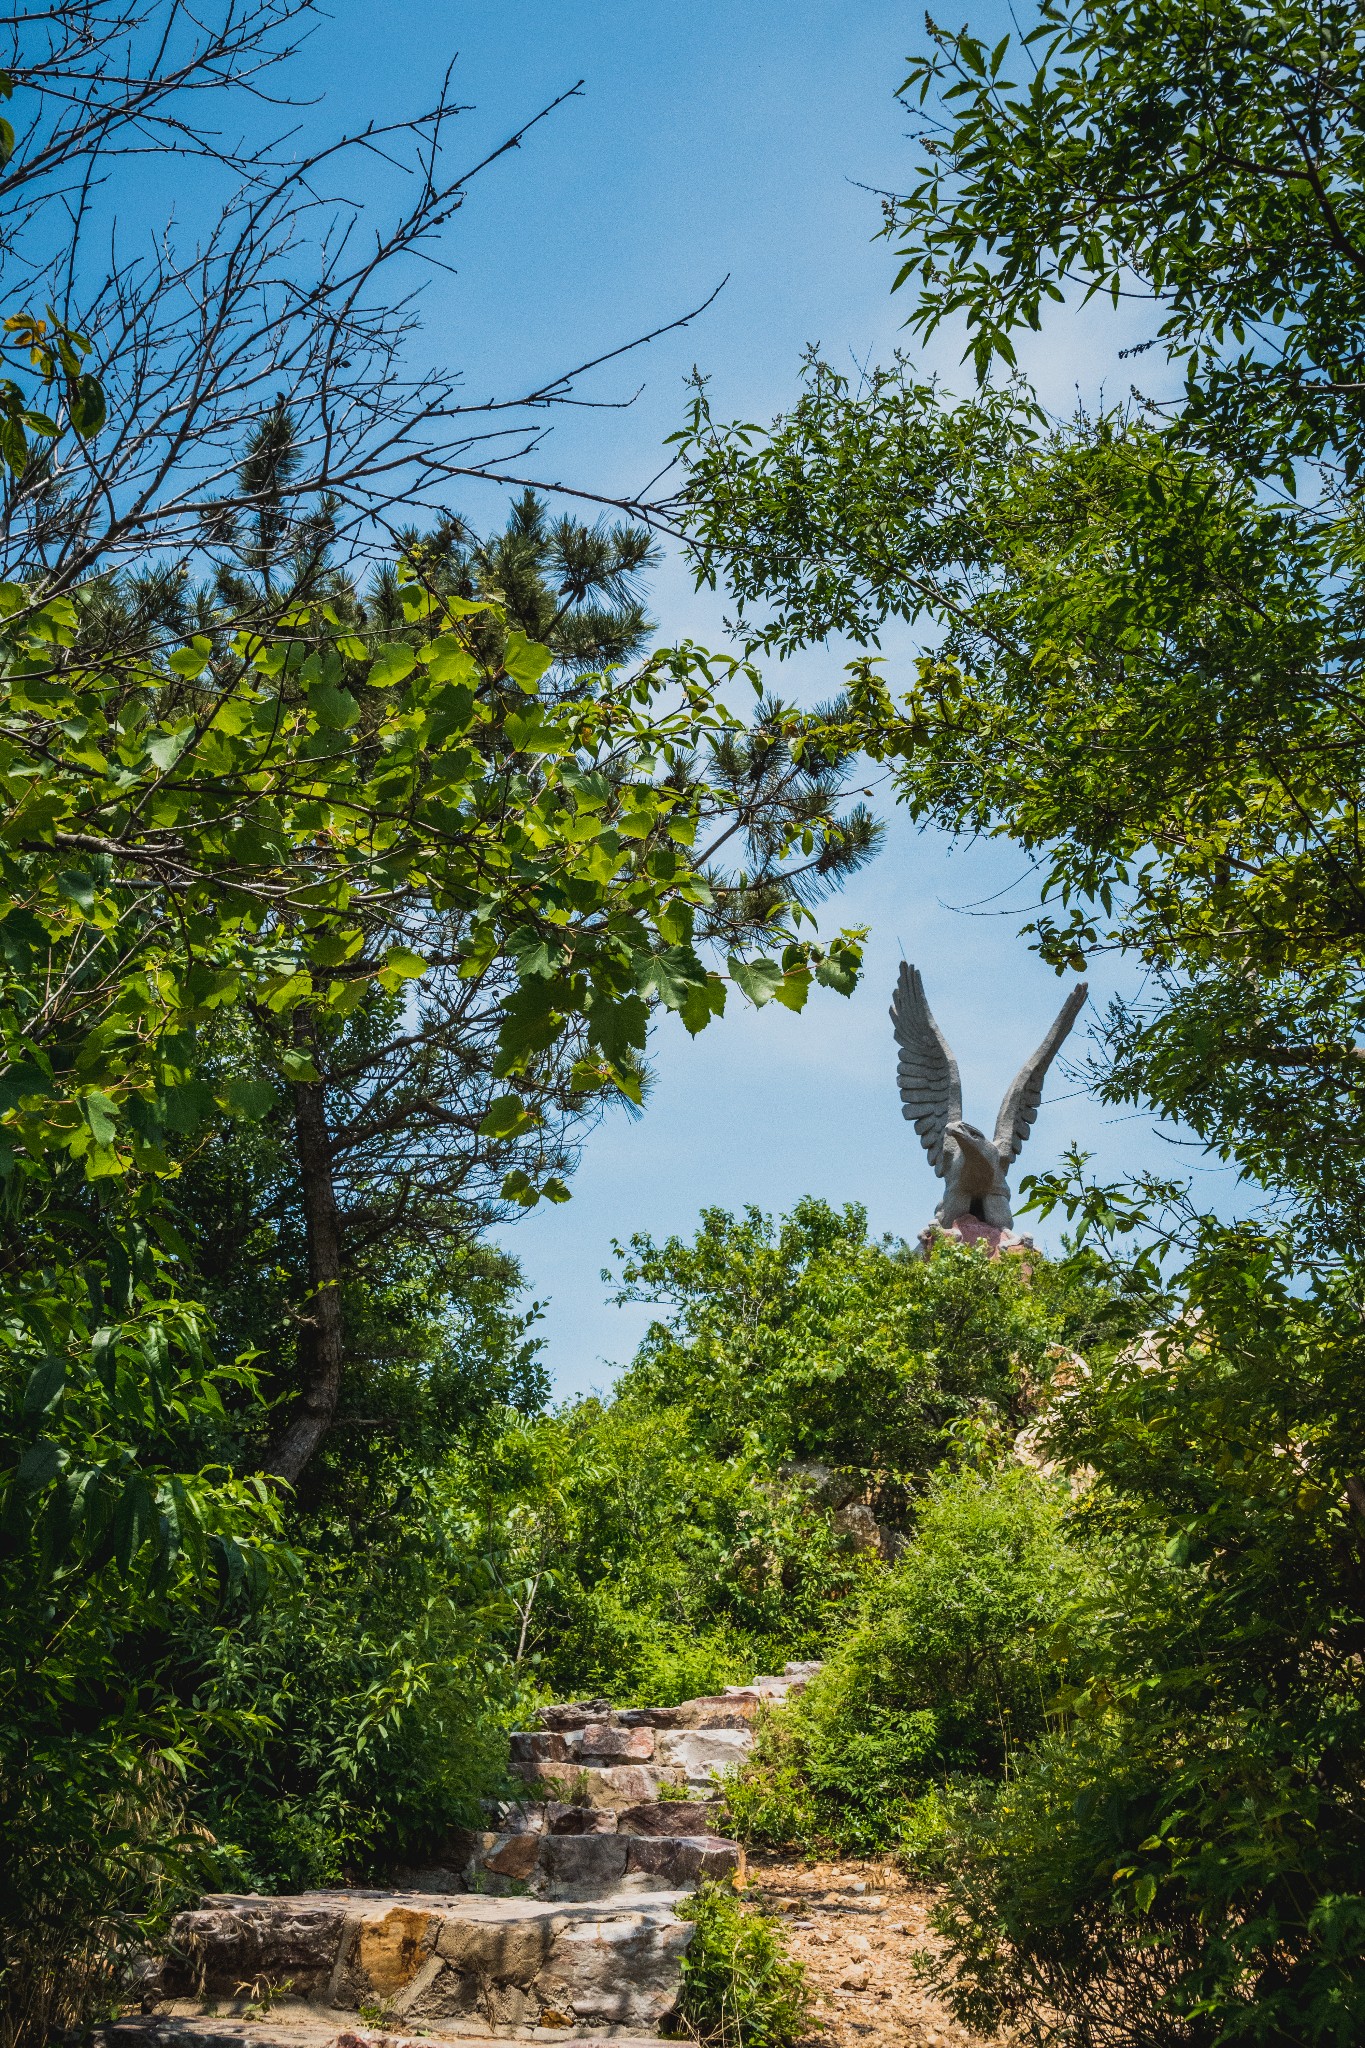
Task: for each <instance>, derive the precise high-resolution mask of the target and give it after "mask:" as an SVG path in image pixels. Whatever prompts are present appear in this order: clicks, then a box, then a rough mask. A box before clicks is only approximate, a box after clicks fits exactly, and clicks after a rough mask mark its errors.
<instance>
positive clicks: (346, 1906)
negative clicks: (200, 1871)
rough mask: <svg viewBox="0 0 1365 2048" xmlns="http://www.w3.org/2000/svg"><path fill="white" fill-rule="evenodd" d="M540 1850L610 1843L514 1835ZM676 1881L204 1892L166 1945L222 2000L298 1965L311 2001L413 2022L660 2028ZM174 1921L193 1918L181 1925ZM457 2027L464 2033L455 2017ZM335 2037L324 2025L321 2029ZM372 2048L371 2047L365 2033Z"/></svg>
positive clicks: (271, 1982) (666, 2009) (676, 1942)
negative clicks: (603, 1892) (640, 1886)
mask: <svg viewBox="0 0 1365 2048" xmlns="http://www.w3.org/2000/svg"><path fill="white" fill-rule="evenodd" d="M516 1839H517V1840H519V1841H523V1842H525V1841H528V1840H529V1841H530V1842H532V1843H535V1844H537V1845H538V1846H539V1847H540V1849H541V1851H542V1853H549V1854H551V1855H552V1856H553V1855H554V1854H555V1853H563V1852H568V1851H576V1852H579V1854H580V1855H581V1854H582V1852H585V1851H587V1852H592V1853H594V1854H600V1853H601V1852H604V1851H605V1852H614V1853H615V1855H617V1856H619V1857H620V1858H621V1859H622V1861H624V1858H625V1855H626V1852H627V1847H628V1844H627V1843H626V1842H625V1840H624V1839H620V1840H618V1839H616V1838H613V1837H611V1836H598V1837H592V1836H583V1837H579V1838H577V1839H574V1838H572V1837H569V1838H563V1837H561V1838H556V1837H554V1836H549V1835H541V1836H531V1837H517V1838H516ZM682 1896H683V1894H682V1893H681V1892H679V1891H667V1892H664V1891H658V1890H655V1891H652V1892H649V1893H643V1892H641V1893H639V1894H637V1895H631V1894H612V1895H610V1896H608V1897H605V1898H597V1899H593V1900H591V1901H585V1902H582V1903H574V1902H569V1901H550V1900H540V1899H527V1898H492V1897H489V1896H487V1895H485V1894H480V1893H472V1894H466V1895H464V1896H463V1897H454V1898H447V1897H442V1896H438V1895H434V1894H429V1893H421V1892H410V1893H407V1894H394V1893H381V1892H372V1891H349V1892H314V1893H305V1894H300V1895H299V1896H297V1897H295V1898H283V1899H257V1898H246V1897H222V1896H214V1897H211V1898H209V1899H206V1900H205V1901H204V1902H203V1905H202V1906H201V1907H200V1909H199V1910H198V1912H196V1913H188V1914H181V1915H179V1916H178V1922H179V1923H181V1924H179V1925H178V1927H177V1930H176V1942H177V1953H183V1952H184V1951H185V1950H187V1949H188V1948H189V1947H191V1946H192V1945H193V1944H197V1961H198V1965H199V1968H198V1972H197V1974H198V1978H199V1980H200V1981H201V1982H202V1985H203V1988H204V1989H206V1990H208V1991H210V1992H213V1991H216V1992H218V1993H219V1994H220V1995H222V1994H226V1995H227V1996H229V1997H232V1996H235V1995H237V1994H238V1993H239V1991H240V1990H241V1988H242V1987H243V1986H244V1985H249V1986H251V1987H252V1988H253V1990H255V1989H257V1987H259V1991H260V1992H265V1991H267V1990H273V1989H276V1988H278V1986H279V1985H280V1984H281V1983H283V1982H284V1981H285V1980H286V1979H288V1981H289V1982H290V1983H291V1984H292V1986H293V1988H294V1989H295V1991H296V1992H297V1991H298V1990H299V1989H300V1986H299V1982H298V1978H299V1975H300V1973H303V1974H305V1975H306V1976H307V1977H308V1979H309V1992H310V1993H311V1995H312V1997H313V1998H314V2001H315V2002H316V2003H317V2004H322V2003H323V2001H324V2000H325V2003H326V2004H327V2005H330V2006H332V2007H340V2008H342V2009H346V2010H351V2011H354V2010H356V2009H357V2008H359V2007H360V2006H362V2005H368V2004H375V2003H377V2004H382V2005H383V2006H384V2008H385V2010H386V2013H387V2014H391V2015H393V2016H394V2017H401V2018H402V2019H403V2020H404V2022H405V2024H407V2025H408V2026H411V2027H413V2028H414V2029H416V2030H418V2031H420V2029H421V2027H422V2026H423V2024H426V2023H430V2024H431V2025H434V2026H439V2025H440V2023H442V2022H451V2021H454V2022H461V2021H463V2022H466V2023H468V2022H469V2021H474V2022H476V2023H477V2025H478V2028H479V2030H480V2031H483V2032H486V2033H487V2032H493V2031H494V2030H497V2029H504V2028H526V2027H535V2026H538V2025H539V2024H541V2021H542V2017H543V2016H546V2015H552V2014H556V2013H557V2014H559V2015H560V2023H561V2024H562V2023H563V2019H564V2017H565V2016H567V2017H568V2018H569V2019H570V2020H571V2021H572V2022H573V2023H574V2024H581V2025H590V2026H591V2025H605V2026H618V2027H626V2028H634V2029H636V2030H637V2031H638V2030H639V2029H641V2028H645V2029H652V2028H657V2027H658V2026H659V2025H660V2023H661V2022H662V2021H663V2020H664V2019H665V2018H666V2017H667V2016H668V2014H669V2013H670V2012H671V2011H672V2009H673V2007H674V2005H675V2004H676V2002H677V1996H678V1988H679V1984H680V1981H681V1963H682V1956H683V1952H684V1951H685V1949H686V1947H687V1944H688V1942H689V1941H690V1940H691V1938H692V1931H693V1930H692V1925H691V1923H690V1922H689V1921H683V1920H679V1919H678V1917H677V1915H676V1913H675V1912H674V1910H673V1908H674V1906H675V1905H676V1904H677V1903H678V1901H679V1900H680V1898H681V1897H682ZM183 1923H192V1924H189V1925H186V1924H183ZM464 2030H465V2031H469V2030H470V2029H469V2027H468V2025H467V2024H466V2026H465V2029H464ZM331 2041H332V2043H333V2048H337V2044H338V2037H337V2035H336V2032H335V2027H334V2029H333V2033H332V2036H331ZM376 2048H377V2044H376Z"/></svg>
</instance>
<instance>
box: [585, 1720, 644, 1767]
mask: <svg viewBox="0 0 1365 2048" xmlns="http://www.w3.org/2000/svg"><path fill="white" fill-rule="evenodd" d="M578 1754H579V1755H580V1756H581V1757H582V1759H583V1761H584V1763H620V1764H628V1763H636V1764H646V1763H648V1762H649V1760H650V1758H651V1757H652V1756H653V1754H654V1730H653V1729H652V1728H621V1727H618V1726H616V1725H614V1724H613V1723H612V1722H611V1721H593V1722H591V1723H590V1724H589V1726H588V1727H586V1728H585V1729H584V1730H583V1733H582V1736H581V1737H580V1740H579V1745H578Z"/></svg>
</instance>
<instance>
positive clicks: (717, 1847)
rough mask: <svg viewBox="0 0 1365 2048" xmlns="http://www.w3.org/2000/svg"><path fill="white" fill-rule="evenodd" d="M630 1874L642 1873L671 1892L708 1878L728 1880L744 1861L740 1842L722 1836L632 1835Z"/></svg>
mask: <svg viewBox="0 0 1365 2048" xmlns="http://www.w3.org/2000/svg"><path fill="white" fill-rule="evenodd" d="M623 1839H624V1840H625V1841H626V1842H627V1843H628V1845H629V1854H628V1857H627V1862H626V1869H627V1871H628V1872H638V1873H639V1874H640V1875H641V1876H642V1877H648V1878H651V1879H652V1880H653V1881H654V1882H655V1883H658V1884H663V1885H667V1886H668V1887H669V1889H670V1890H671V1891H677V1890H680V1889H681V1888H682V1887H683V1886H684V1885H694V1884H698V1883H700V1881H701V1879H702V1878H704V1877H728V1876H729V1875H730V1872H731V1871H732V1870H738V1869H739V1867H740V1862H741V1860H742V1857H743V1851H742V1850H741V1848H740V1846H739V1844H738V1842H727V1841H726V1840H725V1839H724V1837H723V1836H721V1835H660V1836H651V1835H628V1836H626V1837H624V1838H623Z"/></svg>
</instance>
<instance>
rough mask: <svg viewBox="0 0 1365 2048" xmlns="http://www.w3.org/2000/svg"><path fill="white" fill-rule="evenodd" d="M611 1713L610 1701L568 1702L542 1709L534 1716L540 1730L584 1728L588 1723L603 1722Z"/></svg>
mask: <svg viewBox="0 0 1365 2048" xmlns="http://www.w3.org/2000/svg"><path fill="white" fill-rule="evenodd" d="M610 1712H611V1701H610V1700H568V1701H566V1702H565V1703H564V1704H563V1705H562V1706H553V1707H542V1708H541V1709H540V1712H539V1713H538V1714H537V1715H536V1719H537V1720H538V1721H539V1723H540V1725H541V1727H542V1728H555V1729H558V1730H559V1731H560V1732H561V1733H562V1732H563V1730H565V1729H566V1728H586V1727H587V1725H588V1723H589V1721H604V1720H605V1719H606V1717H607V1715H608V1714H609V1713H610Z"/></svg>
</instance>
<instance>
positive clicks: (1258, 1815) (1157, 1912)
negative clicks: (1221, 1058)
mask: <svg viewBox="0 0 1365 2048" xmlns="http://www.w3.org/2000/svg"><path fill="white" fill-rule="evenodd" d="M1203 1230H1204V1242H1203V1247H1202V1253H1201V1258H1200V1260H1199V1262H1198V1263H1197V1264H1196V1265H1193V1266H1191V1267H1190V1268H1189V1269H1187V1271H1186V1273H1185V1274H1184V1275H1183V1276H1182V1279H1183V1283H1184V1286H1185V1288H1186V1289H1187V1291H1188V1292H1187V1299H1188V1301H1189V1304H1190V1306H1189V1307H1188V1308H1187V1310H1186V1312H1185V1313H1184V1315H1183V1316H1182V1317H1181V1319H1180V1320H1179V1321H1177V1322H1176V1323H1174V1324H1172V1325H1168V1326H1167V1327H1166V1329H1165V1330H1164V1331H1161V1332H1154V1334H1153V1336H1152V1338H1151V1339H1150V1340H1149V1341H1148V1342H1147V1343H1146V1344H1145V1345H1144V1346H1142V1347H1141V1349H1140V1350H1137V1351H1134V1352H1133V1353H1132V1354H1131V1355H1130V1356H1127V1357H1125V1358H1121V1359H1119V1360H1118V1361H1116V1362H1115V1363H1114V1364H1113V1365H1112V1366H1110V1367H1107V1368H1105V1369H1102V1370H1098V1371H1095V1372H1093V1373H1090V1374H1087V1375H1085V1376H1083V1377H1080V1378H1079V1379H1078V1380H1077V1383H1076V1384H1075V1386H1074V1387H1073V1389H1072V1390H1071V1392H1070V1394H1069V1397H1068V1399H1067V1400H1066V1401H1065V1402H1061V1403H1059V1404H1058V1407H1057V1410H1056V1412H1055V1414H1054V1415H1053V1416H1052V1417H1051V1418H1050V1421H1049V1425H1048V1438H1049V1445H1050V1448H1051V1449H1052V1451H1053V1453H1054V1455H1057V1456H1060V1457H1062V1458H1064V1459H1066V1460H1067V1462H1068V1463H1070V1464H1072V1465H1074V1466H1076V1467H1077V1468H1080V1467H1084V1468H1086V1469H1087V1470H1088V1471H1089V1472H1090V1474H1091V1483H1090V1485H1089V1487H1088V1490H1087V1491H1086V1493H1085V1495H1084V1497H1083V1500H1082V1502H1081V1504H1080V1510H1079V1512H1080V1515H1081V1517H1082V1518H1083V1519H1084V1520H1086V1521H1089V1522H1092V1523H1094V1524H1095V1525H1097V1527H1098V1528H1099V1530H1100V1531H1101V1533H1102V1536H1103V1540H1104V1541H1105V1544H1106V1546H1107V1552H1108V1556H1109V1559H1110V1567H1109V1569H1110V1574H1111V1584H1110V1585H1109V1587H1107V1588H1104V1589H1101V1590H1102V1594H1103V1597H1102V1598H1101V1599H1100V1600H1098V1601H1097V1602H1096V1606H1095V1609H1094V1612H1093V1614H1092V1616H1091V1618H1090V1619H1089V1620H1088V1622H1087V1624H1086V1632H1087V1640H1086V1646H1085V1658H1084V1664H1085V1666H1086V1667H1087V1668H1086V1669H1084V1670H1083V1671H1081V1672H1080V1673H1079V1674H1078V1676H1079V1678H1080V1680H1081V1682H1080V1683H1079V1684H1078V1685H1077V1687H1076V1696H1075V1700H1074V1705H1073V1711H1072V1714H1071V1717H1070V1720H1069V1722H1068V1724H1067V1726H1066V1727H1064V1728H1062V1729H1060V1730H1058V1731H1055V1732H1053V1733H1052V1734H1050V1735H1048V1736H1047V1737H1045V1738H1044V1739H1042V1740H1040V1741H1039V1742H1037V1743H1036V1744H1035V1745H1034V1747H1033V1749H1032V1750H1031V1752H1030V1753H1029V1754H1028V1755H1027V1756H1025V1757H1022V1758H1020V1759H1019V1760H1018V1768H1017V1770H1016V1771H1015V1772H1013V1773H1012V1774H1011V1777H1010V1780H1009V1782H1008V1783H1007V1784H1004V1785H1002V1786H1001V1787H1000V1788H999V1790H998V1792H997V1793H996V1795H995V1797H994V1799H993V1800H991V1801H990V1802H989V1803H985V1804H982V1805H980V1806H979V1807H978V1808H977V1810H976V1811H975V1812H973V1813H970V1814H964V1815H961V1816H959V1817H958V1818H957V1819H956V1821H955V1822H954V1824H953V1859H952V1861H953V1870H952V1873H951V1878H950V1885H949V1895H948V1906H947V1910H946V1913H945V1917H944V1921H943V1925H944V1930H945V1931H946V1933H947V1934H948V1936H949V1939H950V1942H951V1944H952V1947H953V1951H954V1960H953V1970H954V1978H955V1984H956V1991H955V1997H956V2000H957V2002H958V2006H959V2010H960V2012H961V2013H962V2014H963V2015H964V2016H965V2017H969V2018H970V2019H972V2020H973V2021H974V2022H976V2023H978V2024H982V2025H991V2026H993V2025H994V2024H995V2023H996V2022H997V2021H999V2020H1003V2021H1004V2022H1005V2023H1006V2024H1009V2023H1010V2022H1012V2021H1018V2020H1021V2019H1023V2018H1024V2016H1026V2015H1028V2014H1031V2013H1033V2012H1034V2011H1036V2010H1039V2009H1041V2008H1045V2007H1046V2008H1051V2009H1052V2010H1053V2011H1054V2012H1056V2013H1057V2014H1058V2015H1059V2021H1058V2028H1057V2034H1056V2038H1057V2039H1058V2040H1060V2041H1070V2042H1074V2043H1077V2044H1085V2048H1138V2044H1141V2048H1149V2044H1150V2048H1215V2044H1223V2043H1237V2044H1245V2048H1252V2044H1255V2048H1289V2044H1293V2048H1309V2044H1312V2048H1346V2044H1351V2043H1355V2042H1357V2041H1360V2040H1361V2039H1363V2038H1365V1886H1362V1881H1361V1873H1362V1870H1363V1869H1365V1798H1363V1797H1362V1786H1365V1713H1362V1709H1361V1697H1360V1653H1361V1643H1362V1615H1363V1614H1365V1598H1363V1597H1362V1586H1363V1584H1365V1580H1363V1578H1362V1565H1361V1559H1362V1555H1365V1545H1363V1544H1362V1536H1361V1529H1362V1519H1361V1513H1360V1510H1359V1509H1358V1508H1357V1507H1356V1506H1355V1505H1354V1497H1355V1494H1356V1493H1357V1492H1358V1491H1359V1488H1360V1480H1359V1477H1358V1475H1359V1473H1360V1470H1361V1451H1360V1447H1361V1443H1362V1440H1363V1439H1365V1398H1363V1397H1362V1388H1365V1369H1363V1368H1365V1342H1362V1336H1361V1322H1360V1309H1359V1280H1358V1276H1353V1275H1349V1274H1331V1275H1327V1276H1325V1277H1319V1278H1317V1279H1316V1280H1313V1281H1305V1279H1304V1276H1303V1275H1302V1274H1301V1273H1299V1272H1298V1271H1297V1270H1296V1269H1295V1267H1294V1266H1293V1265H1292V1263H1290V1262H1288V1261H1282V1260H1280V1259H1278V1258H1277V1257H1276V1256H1275V1255H1274V1251H1273V1248H1272V1247H1271V1245H1270V1244H1268V1243H1267V1241H1266V1240H1265V1238H1264V1237H1263V1235H1262V1234H1261V1233H1259V1232H1255V1231H1252V1230H1249V1229H1245V1230H1228V1231H1220V1230H1219V1229H1218V1227H1217V1226H1215V1225H1214V1224H1212V1223H1211V1222H1209V1221H1207V1220H1206V1221H1205V1223H1204V1225H1203Z"/></svg>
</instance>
